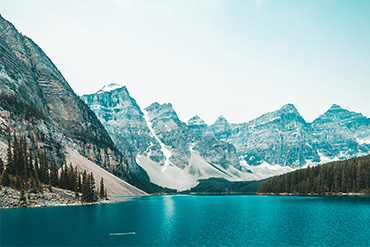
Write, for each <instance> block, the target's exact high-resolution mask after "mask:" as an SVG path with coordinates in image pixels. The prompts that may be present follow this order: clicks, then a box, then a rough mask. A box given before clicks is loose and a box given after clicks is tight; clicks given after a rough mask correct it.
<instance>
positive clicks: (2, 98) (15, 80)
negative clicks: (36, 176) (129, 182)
mask: <svg viewBox="0 0 370 247" xmlns="http://www.w3.org/2000/svg"><path fill="white" fill-rule="evenodd" d="M0 82H1V83H0V139H2V140H6V136H7V135H8V133H9V131H10V132H12V133H17V134H22V135H25V136H26V137H27V141H28V142H29V145H30V146H34V147H38V148H45V149H47V150H48V153H50V156H51V157H53V158H55V159H56V160H57V161H58V164H59V165H61V164H62V163H63V162H65V160H66V158H67V156H68V153H67V150H66V147H70V148H73V149H74V150H77V151H78V152H79V153H80V154H82V155H83V156H85V157H87V158H89V159H90V160H91V161H93V162H94V163H96V164H98V165H100V166H101V167H103V168H105V169H106V170H108V171H115V172H116V174H118V175H119V176H120V177H121V178H124V179H130V177H131V175H130V174H131V171H135V170H138V171H139V173H140V172H141V173H142V174H144V176H145V175H146V174H145V172H144V171H143V170H142V169H141V168H140V167H139V166H137V164H136V163H132V164H130V163H128V162H127V161H126V159H125V158H124V156H123V155H122V154H121V153H120V152H119V151H118V150H117V149H116V148H115V145H114V143H113V141H112V139H111V137H110V135H109V134H108V133H107V131H106V130H105V128H104V126H103V125H102V124H101V122H100V121H99V120H98V119H97V117H96V115H95V114H94V113H93V111H91V110H90V108H89V107H88V106H87V105H86V104H85V103H84V102H83V101H82V100H81V99H80V98H79V96H77V95H76V94H75V93H74V91H73V90H72V89H71V87H70V86H69V84H68V82H67V81H66V80H65V79H64V77H63V75H62V74H61V73H60V71H59V70H58V69H57V68H56V66H55V65H54V64H53V63H52V61H51V60H50V58H49V57H48V56H47V55H46V54H45V53H44V52H43V51H42V49H41V48H40V47H39V46H37V45H36V44H35V43H34V42H33V41H32V40H31V39H30V38H28V37H26V36H24V35H22V34H20V33H19V32H18V31H17V29H16V28H15V27H14V26H13V25H12V24H11V23H10V22H8V21H7V20H5V19H4V18H3V17H2V16H1V15H0ZM130 165H131V166H132V167H129V166H130Z"/></svg>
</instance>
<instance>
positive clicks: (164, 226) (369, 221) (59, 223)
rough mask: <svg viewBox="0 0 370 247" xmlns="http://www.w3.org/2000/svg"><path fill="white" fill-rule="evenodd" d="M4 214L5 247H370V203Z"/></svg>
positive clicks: (166, 200)
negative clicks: (97, 246)
mask: <svg viewBox="0 0 370 247" xmlns="http://www.w3.org/2000/svg"><path fill="white" fill-rule="evenodd" d="M128 199H129V198H128ZM0 213H1V219H0V220H1V221H0V223H1V236H0V240H1V242H0V245H1V246H7V245H17V246H25V245H33V246H67V245H73V246H84V245H94V246H96V245H104V246H148V245H152V246H153V245H154V246H217V245H223V246H225V245H226V246H256V245H258V246H271V245H278V246H282V245H285V246H287V245H295V246H297V245H304V246H310V245H311V246H312V245H314V246H370V198H369V197H345V196H342V197H300V196H151V197H140V198H132V199H130V200H128V201H125V202H121V203H115V204H105V205H88V206H71V207H49V208H21V209H1V210H0ZM111 233H130V234H127V235H110V234H111ZM133 233H135V234H133Z"/></svg>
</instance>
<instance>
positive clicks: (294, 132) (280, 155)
mask: <svg viewBox="0 0 370 247" xmlns="http://www.w3.org/2000/svg"><path fill="white" fill-rule="evenodd" d="M369 121H370V119H369V118H366V117H364V116H363V115H361V114H359V113H354V112H350V111H348V110H344V109H342V108H340V107H339V106H338V105H333V106H332V107H331V108H330V109H329V110H328V111H327V112H326V113H325V114H323V115H322V116H320V117H319V118H317V119H316V120H315V121H313V123H307V122H306V121H305V120H304V119H303V118H302V117H301V116H300V114H299V113H298V111H297V109H296V108H295V107H294V106H293V105H292V104H287V105H284V106H283V107H282V108H281V109H279V110H277V111H274V112H270V113H266V114H264V115H262V116H261V117H259V118H257V119H254V120H252V121H249V122H247V123H242V124H230V123H228V122H227V120H226V119H225V118H224V117H222V116H221V117H219V118H218V119H217V121H216V122H215V123H214V124H212V125H211V126H209V127H208V129H207V131H205V132H204V133H208V134H213V135H214V136H215V137H216V138H217V139H220V140H223V141H226V142H228V143H230V144H233V145H234V146H235V148H236V150H237V154H238V157H239V158H241V159H244V160H245V161H246V162H247V163H248V164H249V165H254V166H256V165H260V164H261V163H262V162H263V161H266V162H267V163H269V164H272V165H275V164H278V165H282V166H289V167H293V168H294V167H302V166H304V165H305V164H306V163H311V162H312V163H320V162H327V161H330V160H333V159H344V158H351V157H355V156H359V155H364V154H368V153H369V152H370V146H369V144H370V132H369V131H370V125H369Z"/></svg>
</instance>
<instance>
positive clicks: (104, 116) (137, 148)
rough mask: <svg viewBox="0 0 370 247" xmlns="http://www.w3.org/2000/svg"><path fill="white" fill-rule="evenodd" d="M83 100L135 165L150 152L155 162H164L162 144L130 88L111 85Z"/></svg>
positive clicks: (85, 96)
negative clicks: (129, 90)
mask: <svg viewBox="0 0 370 247" xmlns="http://www.w3.org/2000/svg"><path fill="white" fill-rule="evenodd" d="M81 98H82V99H83V100H84V101H85V102H86V104H87V105H89V106H90V108H91V109H92V110H93V111H94V112H95V114H96V115H97V116H98V118H99V120H100V121H101V123H102V124H103V125H104V126H105V128H106V129H107V131H108V133H109V134H110V136H111V137H112V139H113V141H114V143H115V144H116V146H117V148H118V149H119V150H120V151H122V152H125V153H126V155H125V156H126V158H127V159H128V160H129V163H135V157H136V154H147V153H149V149H150V150H151V151H152V152H151V156H150V157H151V158H152V159H153V160H155V161H162V162H163V161H164V156H163V154H162V153H161V152H160V148H161V147H160V145H159V143H158V142H157V141H156V139H155V138H154V137H153V136H151V134H150V130H149V128H148V126H147V123H146V121H145V119H144V114H143V112H142V111H141V109H140V107H139V106H138V105H137V103H136V101H135V99H133V98H132V97H131V96H130V94H129V92H128V91H127V89H126V87H122V86H120V85H118V84H110V85H108V86H105V87H104V88H103V89H102V90H100V91H98V92H97V93H95V94H89V95H83V96H81ZM128 151H129V152H128Z"/></svg>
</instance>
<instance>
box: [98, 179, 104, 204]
mask: <svg viewBox="0 0 370 247" xmlns="http://www.w3.org/2000/svg"><path fill="white" fill-rule="evenodd" d="M104 194H105V189H104V179H103V177H102V178H101V180H100V190H99V197H100V199H104V198H105V196H104Z"/></svg>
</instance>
